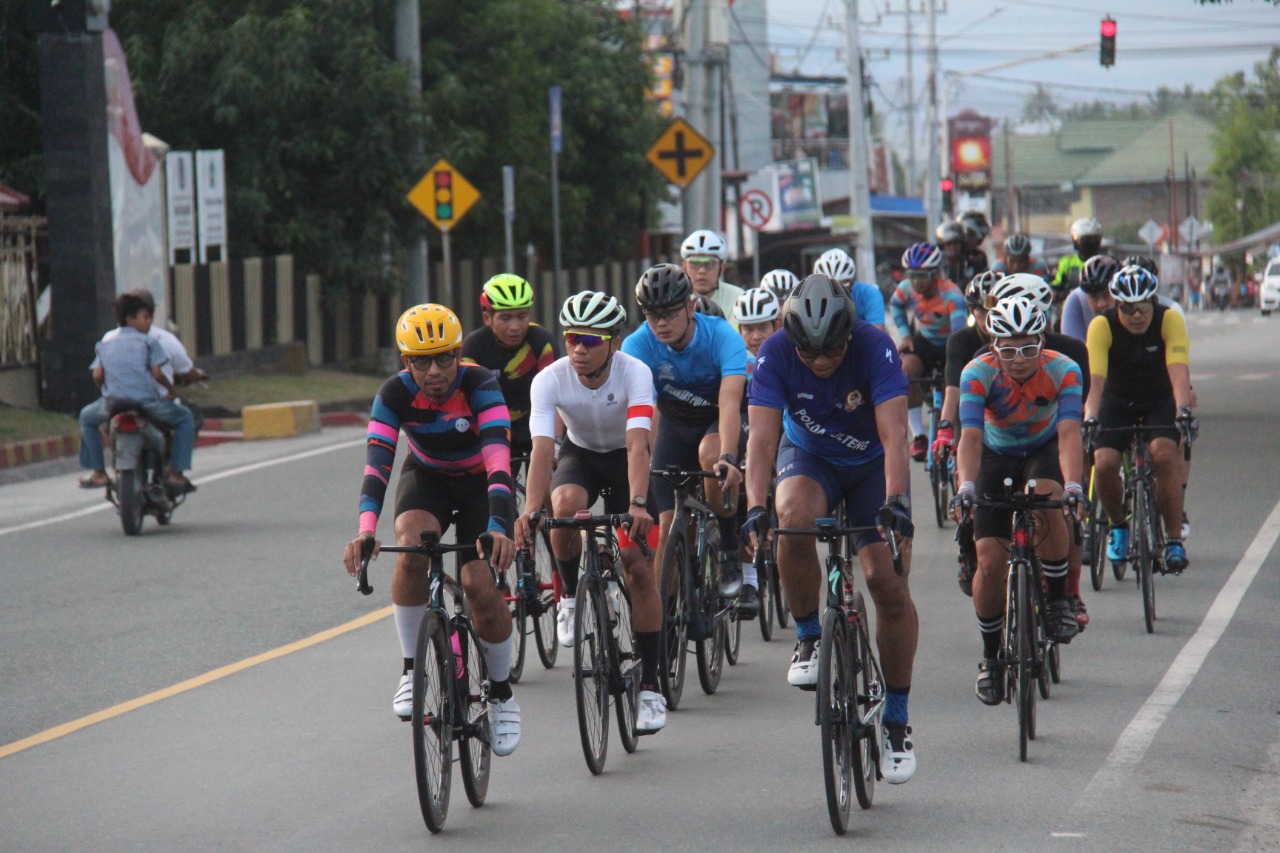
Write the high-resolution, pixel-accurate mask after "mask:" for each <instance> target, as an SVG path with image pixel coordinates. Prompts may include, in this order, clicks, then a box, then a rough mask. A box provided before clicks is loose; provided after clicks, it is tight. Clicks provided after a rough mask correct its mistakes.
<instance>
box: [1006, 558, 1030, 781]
mask: <svg viewBox="0 0 1280 853" xmlns="http://www.w3.org/2000/svg"><path fill="white" fill-rule="evenodd" d="M1011 571H1013V572H1015V573H1016V574H1017V579H1016V580H1015V584H1016V590H1015V598H1016V601H1017V617H1016V623H1017V624H1016V628H1015V631H1016V633H1015V635H1014V640H1015V642H1016V644H1017V655H1018V657H1017V675H1016V680H1017V697H1018V759H1019V760H1020V761H1026V760H1027V741H1029V740H1035V738H1036V677H1035V634H1034V633H1033V631H1034V622H1032V620H1033V619H1034V618H1035V615H1034V614H1033V613H1032V610H1031V608H1032V607H1033V606H1034V605H1033V604H1032V601H1031V585H1030V584H1029V583H1027V578H1028V577H1029V576H1030V575H1031V571H1030V567H1029V566H1021V565H1018V564H1014V566H1013V567H1012V569H1011Z"/></svg>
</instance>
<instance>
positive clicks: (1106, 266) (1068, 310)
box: [1062, 255, 1121, 341]
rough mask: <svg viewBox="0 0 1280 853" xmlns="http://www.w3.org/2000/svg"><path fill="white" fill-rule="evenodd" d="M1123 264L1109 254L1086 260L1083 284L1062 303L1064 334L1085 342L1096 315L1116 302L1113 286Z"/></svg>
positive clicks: (1082, 278) (1081, 273)
mask: <svg viewBox="0 0 1280 853" xmlns="http://www.w3.org/2000/svg"><path fill="white" fill-rule="evenodd" d="M1120 266H1121V264H1120V262H1119V261H1117V260H1116V259H1115V258H1113V257H1111V256H1110V255H1094V256H1093V257H1092V258H1090V259H1089V260H1087V261H1085V262H1084V268H1083V269H1082V270H1081V271H1080V286H1079V287H1077V288H1076V289H1075V290H1073V291H1071V293H1070V294H1069V295H1068V296H1067V301H1066V302H1065V303H1063V305H1062V334H1064V335H1069V336H1070V337H1073V338H1075V339H1077V340H1081V341H1083V340H1084V339H1085V335H1086V334H1087V333H1088V331H1089V323H1090V322H1091V321H1092V320H1093V318H1094V317H1096V316H1097V315H1099V314H1101V313H1102V312H1103V311H1106V310H1107V309H1108V308H1110V307H1111V306H1112V305H1114V304H1115V300H1114V299H1113V298H1112V297H1111V288H1110V285H1111V279H1112V278H1114V277H1115V274H1116V273H1118V272H1120Z"/></svg>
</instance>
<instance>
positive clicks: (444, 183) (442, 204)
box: [435, 169, 453, 222]
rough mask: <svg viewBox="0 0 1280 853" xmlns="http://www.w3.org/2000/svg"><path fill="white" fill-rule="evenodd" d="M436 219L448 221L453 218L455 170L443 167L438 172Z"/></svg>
mask: <svg viewBox="0 0 1280 853" xmlns="http://www.w3.org/2000/svg"><path fill="white" fill-rule="evenodd" d="M435 202H436V219H439V220H440V221H441V222H448V221H449V220H450V219H453V172H450V171H448V170H445V169H441V170H440V171H438V172H436V192H435Z"/></svg>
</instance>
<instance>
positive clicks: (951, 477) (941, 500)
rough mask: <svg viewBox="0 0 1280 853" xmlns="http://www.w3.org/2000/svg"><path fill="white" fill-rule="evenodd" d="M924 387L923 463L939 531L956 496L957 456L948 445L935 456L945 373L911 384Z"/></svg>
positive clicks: (931, 375) (922, 378)
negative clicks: (925, 439) (926, 426)
mask: <svg viewBox="0 0 1280 853" xmlns="http://www.w3.org/2000/svg"><path fill="white" fill-rule="evenodd" d="M911 381H912V382H913V383H914V384H916V385H919V386H921V387H922V388H923V389H924V390H925V392H926V399H928V400H929V449H928V450H927V451H926V455H925V459H924V468H925V471H927V472H928V473H929V491H930V492H931V493H932V494H933V515H934V520H935V521H936V522H937V523H938V526H939V527H945V526H946V520H947V514H948V513H949V512H950V508H951V498H952V496H953V495H955V493H956V486H957V483H956V461H955V454H954V453H953V452H952V449H951V447H950V446H949V445H948V446H946V447H943V448H942V452H941V453H938V454H935V453H934V451H933V446H934V441H935V440H936V439H937V438H938V424H939V423H940V422H941V419H942V401H943V397H944V395H945V392H946V385H945V381H944V379H943V375H942V373H940V372H938V371H934V372H933V373H931V374H929V375H928V376H923V377H921V378H919V379H912V380H911Z"/></svg>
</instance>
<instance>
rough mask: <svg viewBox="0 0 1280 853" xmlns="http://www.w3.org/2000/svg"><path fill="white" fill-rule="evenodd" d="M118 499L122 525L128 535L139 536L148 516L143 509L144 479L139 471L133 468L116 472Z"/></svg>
mask: <svg viewBox="0 0 1280 853" xmlns="http://www.w3.org/2000/svg"><path fill="white" fill-rule="evenodd" d="M116 478H117V480H118V483H117V485H116V499H117V501H118V502H119V504H120V526H121V527H122V528H124V534H125V535H126V536H137V535H138V534H139V533H141V532H142V520H143V519H144V518H145V517H146V513H145V512H144V511H143V510H144V508H145V505H146V501H145V500H144V499H143V497H142V479H141V478H140V477H139V476H138V471H135V470H133V469H132V468H130V469H128V470H125V471H118V472H116Z"/></svg>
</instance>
